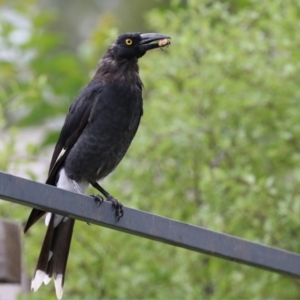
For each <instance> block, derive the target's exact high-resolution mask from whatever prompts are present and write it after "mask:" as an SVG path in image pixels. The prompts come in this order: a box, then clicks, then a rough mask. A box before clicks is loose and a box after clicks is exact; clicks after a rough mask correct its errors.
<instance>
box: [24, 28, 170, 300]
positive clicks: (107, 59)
mask: <svg viewBox="0 0 300 300" xmlns="http://www.w3.org/2000/svg"><path fill="white" fill-rule="evenodd" d="M168 44H170V37H168V36H166V35H163V34H158V33H144V34H141V33H126V34H123V35H120V36H119V37H118V39H117V40H116V42H115V43H114V44H112V45H111V47H110V48H109V49H108V50H107V52H106V53H105V54H104V56H103V57H102V59H101V60H100V62H99V64H98V68H97V71H96V73H95V75H94V77H93V78H92V80H91V82H90V83H89V84H88V85H87V86H86V87H85V88H84V89H83V90H82V92H81V93H80V94H79V96H78V97H77V98H76V99H75V101H74V102H73V103H72V105H71V106H70V108H69V113H68V115H67V116H66V119H65V123H64V125H63V127H62V130H61V133H60V136H59V139H58V142H57V144H56V146H55V150H54V153H53V156H52V160H51V163H50V168H49V175H48V179H47V181H46V184H50V185H53V186H56V187H58V188H62V189H66V190H69V191H72V192H76V193H82V194H83V193H85V191H86V190H87V188H88V186H89V184H91V185H92V186H93V187H94V188H96V189H97V190H99V191H100V192H101V193H102V195H104V196H105V198H106V199H107V200H110V201H111V202H112V205H113V208H114V209H115V213H116V217H117V220H118V219H119V218H120V217H122V215H123V208H122V204H121V203H119V202H118V201H117V200H116V199H114V198H113V197H112V196H111V195H110V194H109V193H108V192H106V191H105V190H104V189H103V188H102V187H101V186H100V185H99V184H98V183H97V181H98V180H100V179H103V178H104V177H106V176H107V175H108V174H109V173H110V172H112V171H113V170H114V168H115V167H116V166H117V165H118V164H119V162H120V161H121V159H122V158H123V157H124V155H125V153H126V151H127V149H128V148H129V146H130V144H131V141H132V139H133V137H134V136H135V134H136V131H137V129H138V126H139V123H140V119H141V116H142V114H143V98H142V88H143V83H142V81H141V79H140V76H139V66H138V59H139V58H140V57H142V56H143V55H144V54H145V53H146V52H147V51H148V50H151V49H155V48H159V47H164V46H166V45H168ZM96 199H98V200H99V201H102V197H100V198H97V197H96ZM44 214H45V212H44V211H42V210H39V209H35V208H34V209H33V210H32V212H31V214H30V216H29V218H28V221H27V223H26V225H25V227H24V232H26V231H27V230H28V229H29V228H30V227H31V226H32V225H33V224H34V223H35V222H36V221H37V220H38V219H39V218H40V217H42V216H43V215H44ZM45 222H46V225H47V226H48V229H47V232H46V236H45V239H44V242H43V246H42V249H41V252H40V256H39V259H38V262H37V266H36V269H35V274H34V278H33V280H32V284H31V288H32V290H34V291H37V290H38V288H39V287H40V286H41V284H42V283H43V282H44V283H45V284H48V283H49V281H50V280H51V277H53V278H54V284H55V290H56V296H57V298H58V299H61V298H62V295H63V285H64V279H65V269H66V265H67V259H68V255H69V249H70V244H71V238H72V233H73V227H74V222H75V220H74V219H72V218H69V217H65V216H61V215H57V214H52V213H48V214H47V216H46V220H45Z"/></svg>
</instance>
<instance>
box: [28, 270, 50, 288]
mask: <svg viewBox="0 0 300 300" xmlns="http://www.w3.org/2000/svg"><path fill="white" fill-rule="evenodd" d="M45 276H46V273H45V272H44V271H41V270H37V271H36V272H35V274H34V278H33V279H32V281H31V290H33V291H34V292H36V291H37V290H38V289H39V287H40V286H41V284H42V283H43V281H44V278H45Z"/></svg>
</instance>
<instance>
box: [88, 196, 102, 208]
mask: <svg viewBox="0 0 300 300" xmlns="http://www.w3.org/2000/svg"><path fill="white" fill-rule="evenodd" d="M90 196H91V197H93V198H94V201H95V202H96V203H97V204H98V207H99V206H100V205H101V204H102V203H103V201H104V199H103V197H102V196H100V195H90Z"/></svg>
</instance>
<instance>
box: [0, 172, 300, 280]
mask: <svg viewBox="0 0 300 300" xmlns="http://www.w3.org/2000/svg"><path fill="white" fill-rule="evenodd" d="M0 198H2V199H4V200H8V201H11V202H15V203H19V204H22V205H27V206H31V207H36V208H40V209H43V210H46V211H51V212H55V213H60V214H62V215H68V216H71V217H74V218H76V219H79V220H82V221H86V222H89V223H93V224H97V225H101V226H105V227H108V228H111V229H115V230H119V231H124V232H127V233H130V234H134V235H138V236H141V237H144V238H148V239H152V240H157V241H160V242H163V243H166V244H171V245H174V246H178V247H182V248H185V249H189V250H193V251H197V252H201V253H205V254H209V255H212V256H218V257H221V258H224V259H227V260H232V261H236V262H239V263H242V264H246V265H250V266H254V267H258V268H261V269H266V270H270V271H274V272H278V273H281V274H286V275H291V276H295V277H299V278H300V255H298V254H296V253H292V252H288V251H285V250H281V249H277V248H273V247H268V246H265V245H261V244H257V243H253V242H249V241H247V240H244V239H240V238H237V237H234V236H230V235H227V234H223V233H218V232H214V231H211V230H208V229H205V228H201V227H197V226H193V225H190V224H186V223H182V222H178V221H175V220H171V219H167V218H164V217H160V216H157V215H153V214H150V213H146V212H143V211H139V210H135V209H132V208H129V207H125V208H124V216H123V218H121V219H120V221H119V222H118V223H116V220H115V217H114V214H113V212H112V208H111V204H110V203H109V202H104V203H103V204H102V205H101V206H100V207H98V204H97V203H95V202H94V201H93V199H92V198H91V197H87V196H84V195H79V194H74V193H71V192H68V191H65V190H62V189H58V188H55V187H52V186H48V185H45V184H41V183H37V182H33V181H30V180H27V179H23V178H19V177H15V176H12V175H9V174H5V173H1V172H0Z"/></svg>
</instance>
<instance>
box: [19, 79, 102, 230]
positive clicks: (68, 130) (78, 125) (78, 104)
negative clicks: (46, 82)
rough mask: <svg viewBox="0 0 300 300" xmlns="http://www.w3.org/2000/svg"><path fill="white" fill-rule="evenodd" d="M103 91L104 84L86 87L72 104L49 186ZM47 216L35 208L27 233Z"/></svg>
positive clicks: (56, 154)
mask: <svg viewBox="0 0 300 300" xmlns="http://www.w3.org/2000/svg"><path fill="white" fill-rule="evenodd" d="M101 90H102V84H101V83H97V84H90V85H89V86H88V87H86V88H85V89H84V90H83V91H82V92H81V94H80V95H79V96H78V97H77V99H76V100H75V101H74V102H73V103H72V105H71V106H70V109H69V113H68V115H67V117H66V120H65V123H64V125H63V127H62V130H61V133H60V136H59V139H58V142H57V144H56V146H55V149H54V152H53V155H52V159H51V163H50V167H49V175H48V179H47V181H46V183H47V184H50V185H55V184H56V180H57V172H58V171H59V170H60V168H61V166H62V164H63V162H64V161H65V159H66V157H67V155H68V153H69V151H70V149H71V148H72V147H73V145H74V144H75V143H76V141H77V139H78V138H79V136H80V135H81V133H82V132H83V130H84V129H85V128H86V127H87V126H88V124H89V121H90V115H91V111H92V108H93V106H94V104H95V101H97V99H98V97H99V94H100V93H101ZM44 214H45V211H43V210H40V209H36V208H34V209H33V210H32V211H31V214H30V215H29V218H28V220H27V222H26V225H25V227H24V232H26V231H27V230H28V229H29V228H30V227H31V226H32V225H33V224H34V223H35V222H36V221H37V220H38V219H40V218H41V217H42V216H43V215H44Z"/></svg>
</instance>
